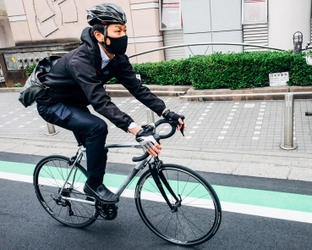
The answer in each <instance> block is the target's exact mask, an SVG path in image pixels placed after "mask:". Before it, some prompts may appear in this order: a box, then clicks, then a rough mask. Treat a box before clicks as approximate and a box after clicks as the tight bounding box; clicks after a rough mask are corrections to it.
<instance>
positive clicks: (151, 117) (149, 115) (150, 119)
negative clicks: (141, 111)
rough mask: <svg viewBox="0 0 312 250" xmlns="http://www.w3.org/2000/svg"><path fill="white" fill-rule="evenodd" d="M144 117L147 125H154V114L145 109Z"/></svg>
mask: <svg viewBox="0 0 312 250" xmlns="http://www.w3.org/2000/svg"><path fill="white" fill-rule="evenodd" d="M146 116H147V123H148V124H150V123H154V124H155V116H154V112H153V111H152V110H150V109H148V108H147V109H146Z"/></svg>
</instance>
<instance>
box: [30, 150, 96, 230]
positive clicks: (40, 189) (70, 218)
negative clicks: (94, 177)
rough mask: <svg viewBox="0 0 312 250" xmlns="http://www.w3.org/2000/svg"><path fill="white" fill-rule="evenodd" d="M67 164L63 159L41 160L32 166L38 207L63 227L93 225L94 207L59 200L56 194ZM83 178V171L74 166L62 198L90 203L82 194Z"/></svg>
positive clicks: (85, 177)
mask: <svg viewBox="0 0 312 250" xmlns="http://www.w3.org/2000/svg"><path fill="white" fill-rule="evenodd" d="M70 165H71V164H70V159H69V158H67V157H64V156H60V155H52V156H48V157H45V158H43V159H42V160H41V161H40V162H39V163H38V164H37V165H36V167H35V170H34V176H33V185H34V188H35V192H36V196H37V198H38V200H39V202H40V204H41V205H42V206H43V208H44V209H45V210H46V211H47V212H48V214H50V215H51V216H52V217H53V218H54V219H55V220H57V221H59V222H60V223H62V224H64V225H67V226H69V227H75V228H82V227H86V226H89V225H91V224H92V223H93V222H95V221H96V219H97V217H98V215H99V214H98V211H97V209H96V207H95V206H94V205H90V204H88V203H83V202H79V201H73V200H69V201H68V200H65V199H62V198H60V196H59V192H60V190H61V188H62V187H63V185H64V181H65V180H66V178H67V176H68V175H69V171H70V168H71V166H70ZM86 179H87V172H86V170H85V169H84V168H83V167H82V166H81V165H80V164H76V165H75V168H74V171H73V172H72V174H71V176H70V178H69V180H68V182H67V185H66V186H65V187H66V188H65V189H64V190H63V192H62V195H63V197H64V196H66V197H70V198H77V199H82V200H87V201H90V197H88V196H86V194H85V193H84V192H83V186H84V183H85V181H86ZM71 185H73V186H71Z"/></svg>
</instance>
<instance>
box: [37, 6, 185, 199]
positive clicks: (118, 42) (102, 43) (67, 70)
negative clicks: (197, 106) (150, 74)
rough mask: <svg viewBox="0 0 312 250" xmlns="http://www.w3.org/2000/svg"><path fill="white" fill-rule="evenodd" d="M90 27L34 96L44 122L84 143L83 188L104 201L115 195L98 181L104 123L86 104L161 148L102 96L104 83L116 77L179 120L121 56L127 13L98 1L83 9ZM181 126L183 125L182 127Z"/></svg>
mask: <svg viewBox="0 0 312 250" xmlns="http://www.w3.org/2000/svg"><path fill="white" fill-rule="evenodd" d="M87 13H88V15H87V21H88V23H89V25H90V26H91V27H87V28H85V29H84V30H83V31H82V33H81V45H80V46H79V47H78V48H76V49H74V50H72V51H70V52H68V53H67V54H66V55H64V56H63V57H62V58H60V59H59V60H58V61H57V63H56V64H55V65H54V66H53V68H52V69H51V71H50V72H49V73H48V74H47V75H46V76H45V77H44V79H42V83H43V84H44V85H45V86H46V87H47V88H45V89H43V90H41V91H40V92H39V93H38V94H37V96H36V102H37V109H38V112H39V114H40V116H41V117H42V118H43V119H44V120H46V121H47V122H49V123H52V124H56V125H58V126H60V127H62V128H65V129H68V130H71V131H73V132H74V133H75V134H76V135H78V136H79V138H80V139H81V140H82V142H83V144H84V146H85V147H86V154H87V172H88V179H87V181H86V184H85V186H84V191H85V193H87V194H88V195H90V196H93V197H95V198H97V199H99V200H101V201H103V202H106V203H115V202H118V197H117V196H116V195H115V194H114V193H112V192H111V191H110V190H108V189H107V188H106V187H105V185H104V184H103V179H104V174H105V168H106V161H107V150H106V149H104V145H105V142H106V137H107V134H108V128H107V124H106V122H105V121H104V120H103V119H101V118H99V117H97V116H95V115H93V114H91V113H90V111H89V109H88V108H87V106H88V105H91V106H92V107H93V109H94V110H95V111H96V112H97V113H99V114H101V115H103V116H104V117H105V118H107V119H108V120H110V121H111V122H112V123H113V124H115V125H116V126H117V127H118V128H120V129H122V130H124V131H125V132H129V133H132V134H133V135H135V136H136V140H137V141H138V142H139V143H140V144H141V145H142V147H143V148H144V149H146V151H147V152H148V153H149V154H151V155H154V156H156V155H158V154H159V153H160V152H161V149H162V148H161V146H160V144H159V143H158V142H157V141H156V139H155V138H154V134H153V132H152V131H144V130H142V127H141V126H139V125H137V124H136V123H135V122H134V121H133V119H132V118H131V117H130V116H129V115H127V114H125V113H123V112H122V111H121V110H120V109H119V108H118V107H117V106H116V105H115V104H114V103H113V102H112V101H111V99H110V97H109V96H108V95H107V93H106V91H105V89H104V87H103V85H104V84H105V83H106V82H107V81H108V80H109V79H111V78H112V77H116V78H117V80H118V82H120V83H121V84H122V85H123V86H124V87H125V88H126V89H127V90H128V91H129V92H130V93H131V94H132V95H133V96H134V97H135V98H136V99H138V100H139V101H140V102H141V103H143V104H144V105H145V106H147V107H148V108H150V109H151V110H153V111H154V112H155V113H156V114H157V115H159V116H161V115H162V116H163V117H164V118H166V119H168V120H178V121H179V124H178V126H177V129H181V127H182V126H184V122H183V121H182V119H180V116H179V115H177V114H176V113H174V112H172V111H170V110H168V109H166V106H165V103H164V102H163V101H162V100H161V99H159V98H158V97H157V96H155V95H154V94H153V93H151V91H150V90H149V89H148V88H147V87H145V86H143V85H142V84H141V82H140V81H139V80H138V79H137V78H136V74H135V72H134V71H133V68H132V66H131V64H130V62H129V59H128V57H127V56H126V55H125V52H126V49H127V43H128V37H127V27H126V22H127V19H126V15H125V13H124V11H123V10H122V9H121V8H120V7H119V6H117V5H115V4H111V3H103V4H99V5H96V6H94V7H92V8H90V9H88V10H87ZM184 128H185V126H184Z"/></svg>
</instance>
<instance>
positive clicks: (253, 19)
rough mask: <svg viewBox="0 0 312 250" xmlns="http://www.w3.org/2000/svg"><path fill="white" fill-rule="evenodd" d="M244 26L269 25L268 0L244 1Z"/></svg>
mask: <svg viewBox="0 0 312 250" xmlns="http://www.w3.org/2000/svg"><path fill="white" fill-rule="evenodd" d="M242 1H243V5H242V6H243V24H255V23H267V6H268V4H267V0H242Z"/></svg>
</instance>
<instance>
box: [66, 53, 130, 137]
mask: <svg viewBox="0 0 312 250" xmlns="http://www.w3.org/2000/svg"><path fill="white" fill-rule="evenodd" d="M69 67H70V73H71V75H72V77H73V78H74V79H75V81H76V82H77V83H78V84H79V86H80V87H81V89H82V90H83V91H84V93H85V96H86V98H87V99H88V101H89V102H90V104H91V105H92V107H93V108H94V110H95V111H96V112H98V113H99V114H101V115H103V116H104V117H106V118H107V119H108V120H110V121H111V122H112V123H114V124H115V125H116V126H117V127H118V128H121V129H123V130H124V131H127V130H128V126H129V124H130V123H131V122H133V119H132V118H131V117H130V116H129V115H127V114H125V113H124V112H122V111H121V110H120V109H119V108H118V107H117V106H116V105H115V104H114V103H113V102H112V101H111V99H110V97H109V96H108V95H107V93H106V91H105V89H104V87H103V83H102V81H101V79H100V78H99V77H98V72H97V71H96V69H95V68H94V67H93V66H92V65H91V62H90V59H89V58H88V56H87V55H83V54H81V55H78V56H76V57H73V58H72V60H71V62H70V63H69Z"/></svg>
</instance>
